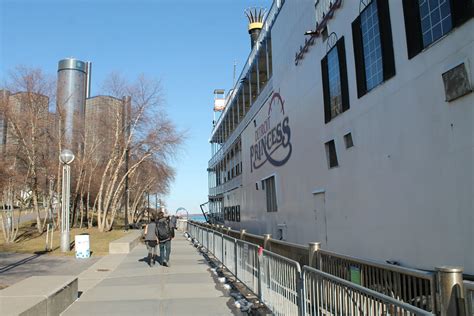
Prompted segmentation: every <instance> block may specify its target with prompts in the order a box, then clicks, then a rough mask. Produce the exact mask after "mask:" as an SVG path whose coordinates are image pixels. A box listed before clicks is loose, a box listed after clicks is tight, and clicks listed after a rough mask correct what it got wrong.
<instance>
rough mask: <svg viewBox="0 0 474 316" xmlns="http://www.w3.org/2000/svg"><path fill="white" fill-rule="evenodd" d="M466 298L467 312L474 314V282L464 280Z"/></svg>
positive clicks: (473, 315) (470, 314)
mask: <svg viewBox="0 0 474 316" xmlns="http://www.w3.org/2000/svg"><path fill="white" fill-rule="evenodd" d="M463 283H464V291H465V294H464V299H465V301H466V314H467V315H469V316H474V282H470V281H464V282H463Z"/></svg>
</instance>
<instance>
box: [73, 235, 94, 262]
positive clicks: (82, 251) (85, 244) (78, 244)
mask: <svg viewBox="0 0 474 316" xmlns="http://www.w3.org/2000/svg"><path fill="white" fill-rule="evenodd" d="M74 245H75V246H74V247H75V248H76V258H80V259H83V258H89V257H90V256H91V250H90V243H89V234H83V235H76V236H75V238H74Z"/></svg>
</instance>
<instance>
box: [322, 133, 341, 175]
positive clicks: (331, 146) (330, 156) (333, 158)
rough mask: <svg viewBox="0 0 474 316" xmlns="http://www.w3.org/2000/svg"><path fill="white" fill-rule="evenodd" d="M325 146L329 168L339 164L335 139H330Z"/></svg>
mask: <svg viewBox="0 0 474 316" xmlns="http://www.w3.org/2000/svg"><path fill="white" fill-rule="evenodd" d="M325 146H326V157H327V160H328V166H329V169H331V168H335V167H337V166H339V163H338V161H337V153H336V144H335V143H334V140H331V141H328V142H327V143H326V144H325Z"/></svg>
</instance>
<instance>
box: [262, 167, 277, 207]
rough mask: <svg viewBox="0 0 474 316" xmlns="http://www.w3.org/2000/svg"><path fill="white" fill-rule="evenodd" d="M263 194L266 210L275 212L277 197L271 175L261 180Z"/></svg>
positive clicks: (273, 178)
mask: <svg viewBox="0 0 474 316" xmlns="http://www.w3.org/2000/svg"><path fill="white" fill-rule="evenodd" d="M263 182H264V183H265V184H264V188H265V195H266V200H267V212H276V211H277V210H278V208H277V198H276V188H275V177H274V176H272V177H270V178H267V179H265V180H263Z"/></svg>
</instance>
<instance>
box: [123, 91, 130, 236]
mask: <svg viewBox="0 0 474 316" xmlns="http://www.w3.org/2000/svg"><path fill="white" fill-rule="evenodd" d="M123 106H124V109H123V115H122V119H123V122H122V123H123V125H124V127H125V144H126V146H127V148H126V150H125V219H124V225H125V230H128V226H129V225H128V203H129V202H130V190H129V188H128V161H129V156H130V151H129V148H128V138H129V136H130V124H129V121H130V110H131V98H130V96H126V97H123Z"/></svg>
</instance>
